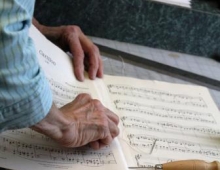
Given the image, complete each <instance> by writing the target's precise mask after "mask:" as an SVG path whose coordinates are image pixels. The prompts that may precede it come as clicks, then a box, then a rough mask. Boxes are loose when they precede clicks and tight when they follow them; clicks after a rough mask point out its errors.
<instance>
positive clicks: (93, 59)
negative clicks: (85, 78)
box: [88, 47, 99, 80]
mask: <svg viewBox="0 0 220 170" xmlns="http://www.w3.org/2000/svg"><path fill="white" fill-rule="evenodd" d="M93 48H96V47H92V48H91V49H89V52H88V54H89V78H90V79H92V80H93V79H95V77H96V75H97V72H98V69H99V55H98V54H97V52H96V49H93Z"/></svg>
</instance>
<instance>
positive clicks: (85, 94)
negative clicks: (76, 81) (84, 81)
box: [77, 93, 91, 99]
mask: <svg viewBox="0 0 220 170" xmlns="http://www.w3.org/2000/svg"><path fill="white" fill-rule="evenodd" d="M77 97H78V99H87V98H89V99H90V98H91V96H90V94H87V93H81V94H79V95H78V96H77Z"/></svg>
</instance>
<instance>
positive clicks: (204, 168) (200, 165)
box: [155, 160, 220, 170]
mask: <svg viewBox="0 0 220 170" xmlns="http://www.w3.org/2000/svg"><path fill="white" fill-rule="evenodd" d="M155 170H220V163H219V162H218V161H214V162H210V163H209V162H205V161H201V160H184V161H174V162H169V163H165V164H157V165H156V166H155Z"/></svg>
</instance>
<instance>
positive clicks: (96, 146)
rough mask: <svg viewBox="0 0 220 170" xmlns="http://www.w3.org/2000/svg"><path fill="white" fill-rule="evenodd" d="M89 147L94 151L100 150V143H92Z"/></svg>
mask: <svg viewBox="0 0 220 170" xmlns="http://www.w3.org/2000/svg"><path fill="white" fill-rule="evenodd" d="M89 145H90V147H91V148H92V149H95V150H98V149H99V148H100V146H99V142H98V141H93V142H90V143H89Z"/></svg>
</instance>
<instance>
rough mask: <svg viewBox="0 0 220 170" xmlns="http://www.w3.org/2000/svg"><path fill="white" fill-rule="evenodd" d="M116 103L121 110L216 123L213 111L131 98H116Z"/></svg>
mask: <svg viewBox="0 0 220 170" xmlns="http://www.w3.org/2000/svg"><path fill="white" fill-rule="evenodd" d="M114 104H115V107H116V109H118V110H119V111H126V112H135V113H140V114H145V115H148V116H156V117H161V118H169V119H177V120H186V121H191V122H202V123H208V124H216V121H215V119H214V117H213V115H212V114H211V113H202V112H196V111H193V110H182V109H175V108H169V107H163V106H157V105H155V106H152V105H147V104H140V103H136V102H132V101H129V100H115V101H114Z"/></svg>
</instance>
